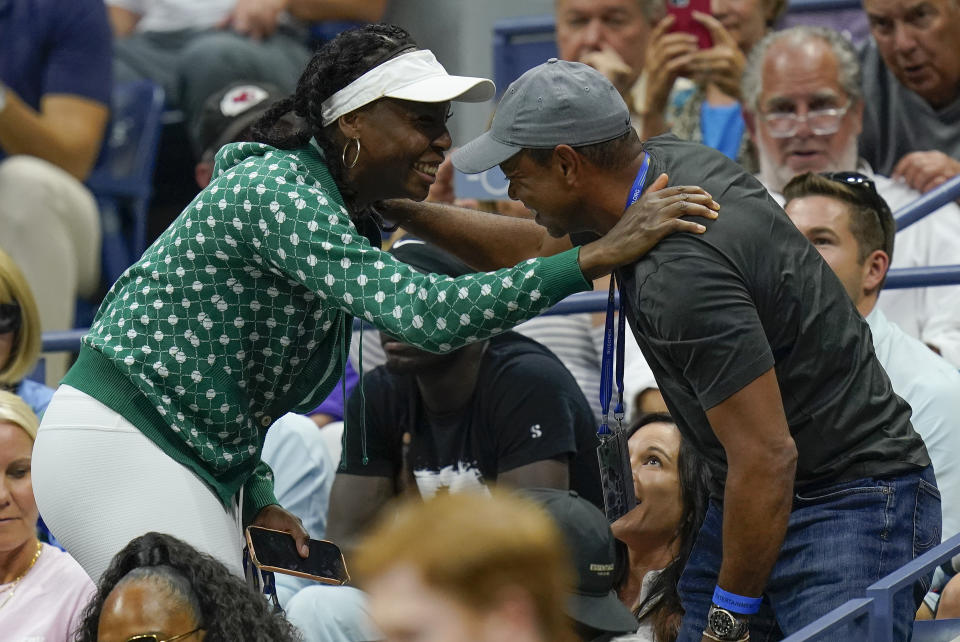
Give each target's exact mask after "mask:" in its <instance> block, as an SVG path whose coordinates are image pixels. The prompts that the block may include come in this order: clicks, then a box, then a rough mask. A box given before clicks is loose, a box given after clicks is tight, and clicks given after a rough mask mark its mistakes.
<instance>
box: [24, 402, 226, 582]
mask: <svg viewBox="0 0 960 642" xmlns="http://www.w3.org/2000/svg"><path fill="white" fill-rule="evenodd" d="M32 468H33V474H32V476H33V493H34V495H35V496H36V499H37V506H38V507H39V509H40V514H41V515H42V516H43V520H44V522H46V524H47V526H48V527H49V528H50V531H51V532H52V533H53V534H54V536H55V537H56V538H57V539H58V540H59V541H60V543H61V544H63V546H64V547H65V548H66V549H67V551H68V552H69V553H70V554H71V555H73V557H74V558H75V559H76V560H77V561H78V562H79V563H80V565H81V566H82V567H83V568H84V570H85V571H86V572H87V573H88V574H89V575H90V577H91V578H92V579H93V581H94V582H97V581H99V579H100V576H101V575H102V574H103V572H104V571H105V570H106V569H107V566H108V565H109V564H110V560H111V559H112V558H113V556H114V555H115V554H116V553H117V552H118V551H119V550H120V549H121V548H123V547H124V546H126V545H127V543H128V542H129V541H130V540H131V539H133V538H134V537H137V536H139V535H143V534H144V533H148V532H150V531H156V532H159V533H167V534H169V535H173V536H174V537H177V538H179V539H181V540H183V541H185V542H187V543H189V544H190V545H192V546H193V547H194V548H196V549H198V550H199V551H202V552H204V553H208V554H210V555H213V556H214V557H215V558H217V559H218V560H220V561H221V562H223V563H224V564H226V566H227V568H228V569H230V571H231V572H233V573H235V574H237V575H239V576H241V577H242V576H243V557H242V551H243V536H242V531H241V529H240V526H239V523H238V520H237V514H238V511H237V509H236V506H235V505H234V506H233V507H232V509H231V510H229V511H228V510H227V509H225V508H224V506H223V504H222V503H221V502H220V500H219V499H218V498H217V496H216V494H215V493H214V492H213V491H212V490H211V489H210V488H209V487H208V486H207V485H206V484H204V482H203V481H201V480H200V478H199V477H197V476H196V475H195V474H194V473H193V472H192V471H190V470H189V469H187V468H185V467H184V466H182V465H181V464H179V463H177V462H176V461H174V460H173V459H171V458H170V457H169V456H167V455H166V454H165V453H164V452H163V451H162V450H160V448H159V447H158V446H157V445H156V444H154V443H153V442H152V441H150V440H149V439H148V438H147V437H145V436H144V435H143V433H142V432H140V431H139V430H138V429H137V428H136V427H134V426H133V424H131V423H130V422H129V421H127V420H126V419H124V418H123V417H122V416H121V415H120V414H118V413H116V412H114V411H113V410H111V409H110V408H108V407H106V406H105V405H103V404H102V403H100V402H99V401H97V400H96V399H94V398H93V397H91V396H89V395H87V394H86V393H83V392H80V391H79V390H77V389H76V388H72V387H70V386H60V388H59V389H58V390H57V392H56V393H55V394H54V396H53V400H52V401H51V402H50V406H49V407H48V408H47V411H46V412H45V413H44V416H43V422H42V423H41V425H40V430H39V432H38V433H37V440H36V443H35V444H34V447H33V466H32Z"/></svg>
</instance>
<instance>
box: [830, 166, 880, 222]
mask: <svg viewBox="0 0 960 642" xmlns="http://www.w3.org/2000/svg"><path fill="white" fill-rule="evenodd" d="M821 176H823V177H824V178H826V179H827V180H831V181H833V182H835V183H842V184H844V185H847V186H849V187H852V188H853V189H855V190H857V192H859V193H860V194H862V195H863V197H864V201H865V202H864V204H865V205H866V206H867V207H869V208H870V209H872V210H873V212H874V213H875V214H876V215H877V220H878V221H879V223H880V229H881V230H883V233H884V236H886V235H887V234H888V233H889V230H888V229H887V228H888V227H889V221H892V220H893V214H892V213H891V212H890V206H889V205H887V202H886V201H885V200H883V197H882V196H880V193H879V192H878V191H877V186H876V184H875V183H874V182H873V180H872V179H871V178H870V177H868V176H864V175H863V174H861V173H859V172H824V173H822V174H821Z"/></svg>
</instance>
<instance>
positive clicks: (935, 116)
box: [860, 39, 960, 176]
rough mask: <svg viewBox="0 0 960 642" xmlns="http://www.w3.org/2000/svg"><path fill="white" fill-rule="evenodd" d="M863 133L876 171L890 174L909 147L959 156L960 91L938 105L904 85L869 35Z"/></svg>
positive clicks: (865, 151) (866, 152)
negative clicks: (888, 65)
mask: <svg viewBox="0 0 960 642" xmlns="http://www.w3.org/2000/svg"><path fill="white" fill-rule="evenodd" d="M861 62H862V65H863V95H864V96H867V99H866V100H865V101H864V106H863V132H862V133H861V134H860V155H861V156H862V157H863V158H864V159H866V161H867V162H868V163H870V166H871V167H873V169H874V171H876V172H877V173H878V174H882V175H884V176H890V174H892V173H893V168H894V166H896V164H897V162H899V160H900V159H901V158H903V157H904V156H905V155H907V154H909V153H910V152H928V151H933V150H938V151H941V152H943V153H944V154H946V155H947V156H951V157H953V158H956V159H960V96H958V97H957V98H956V99H955V100H954V101H953V102H951V103H950V104H949V105H946V106H945V107H942V108H941V109H934V108H933V107H931V106H930V104H929V103H928V102H927V101H926V100H924V99H923V98H921V97H920V96H919V95H918V94H916V93H914V92H912V91H910V90H909V89H907V88H906V87H904V86H903V85H901V84H900V82H899V81H898V80H897V79H896V77H895V76H894V75H893V74H892V73H891V72H890V70H889V69H887V66H886V65H885V64H884V62H883V58H881V57H880V53H879V52H878V51H877V47H876V45H875V44H874V43H873V40H872V39H871V40H870V42H869V44H868V45H867V46H866V47H865V48H864V50H863V52H862V54H861Z"/></svg>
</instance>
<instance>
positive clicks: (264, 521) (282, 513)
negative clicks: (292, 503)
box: [252, 504, 310, 558]
mask: <svg viewBox="0 0 960 642" xmlns="http://www.w3.org/2000/svg"><path fill="white" fill-rule="evenodd" d="M252 525H253V526H262V527H263V528H270V529H273V530H275V531H283V532H284V533H290V534H291V535H293V539H294V540H296V542H297V551H298V552H299V553H300V557H304V558H306V557H307V556H309V555H310V546H309V545H308V544H307V540H308V539H310V534H309V533H307V531H306V529H305V528H304V527H303V524H302V523H301V522H300V518H299V517H297V516H296V515H294V514H293V513H291V512H289V511H287V510H285V509H284V508H283V507H281V506H279V505H278V504H270V505H269V506H264V507H263V508H261V509H260V512H259V513H257V516H256V517H255V518H254V520H253V524H252Z"/></svg>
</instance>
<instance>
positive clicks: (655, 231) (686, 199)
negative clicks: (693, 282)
mask: <svg viewBox="0 0 960 642" xmlns="http://www.w3.org/2000/svg"><path fill="white" fill-rule="evenodd" d="M667 180H668V177H667V175H666V174H660V176H658V177H657V180H655V181H654V182H653V184H651V185H650V187H649V188H648V189H647V191H646V192H645V193H644V195H643V196H641V197H640V199H639V200H638V201H637V202H636V203H634V204H633V205H631V206H630V207H629V208H627V211H626V212H624V213H623V216H622V217H620V221H619V222H618V223H617V224H616V225H615V226H613V228H612V229H611V230H610V231H609V232H607V234H606V235H605V236H604V237H603V238H601V239H600V240H598V241H593V242H592V243H588V244H587V245H584V246H583V247H582V248H580V271H581V272H583V276H584V277H585V278H586V279H587V280H588V281H592V280H594V279H596V278H598V277H601V276H603V275H604V274H609V273H610V272H611V271H613V270H614V269H616V268H617V267H619V266H621V265H626V264H627V263H632V262H633V261H636V260H637V259H639V258H640V257H641V256H643V255H644V254H646V253H647V252H649V251H650V248H652V247H653V246H654V245H656V244H657V243H659V242H660V240H661V239H662V238H663V237H665V236H667V235H668V234H673V233H674V232H693V233H694V234H702V233H703V232H705V231H706V228H705V227H704V226H703V225H700V224H699V223H694V222H693V221H684V220H682V219H681V218H680V217H681V216H702V217H704V218H708V219H715V218H717V211H718V210H719V209H720V204H719V203H717V202H716V201H714V200H713V197H712V196H710V194H708V193H707V192H706V191H704V189H703V188H701V187H695V186H678V187H667Z"/></svg>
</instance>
